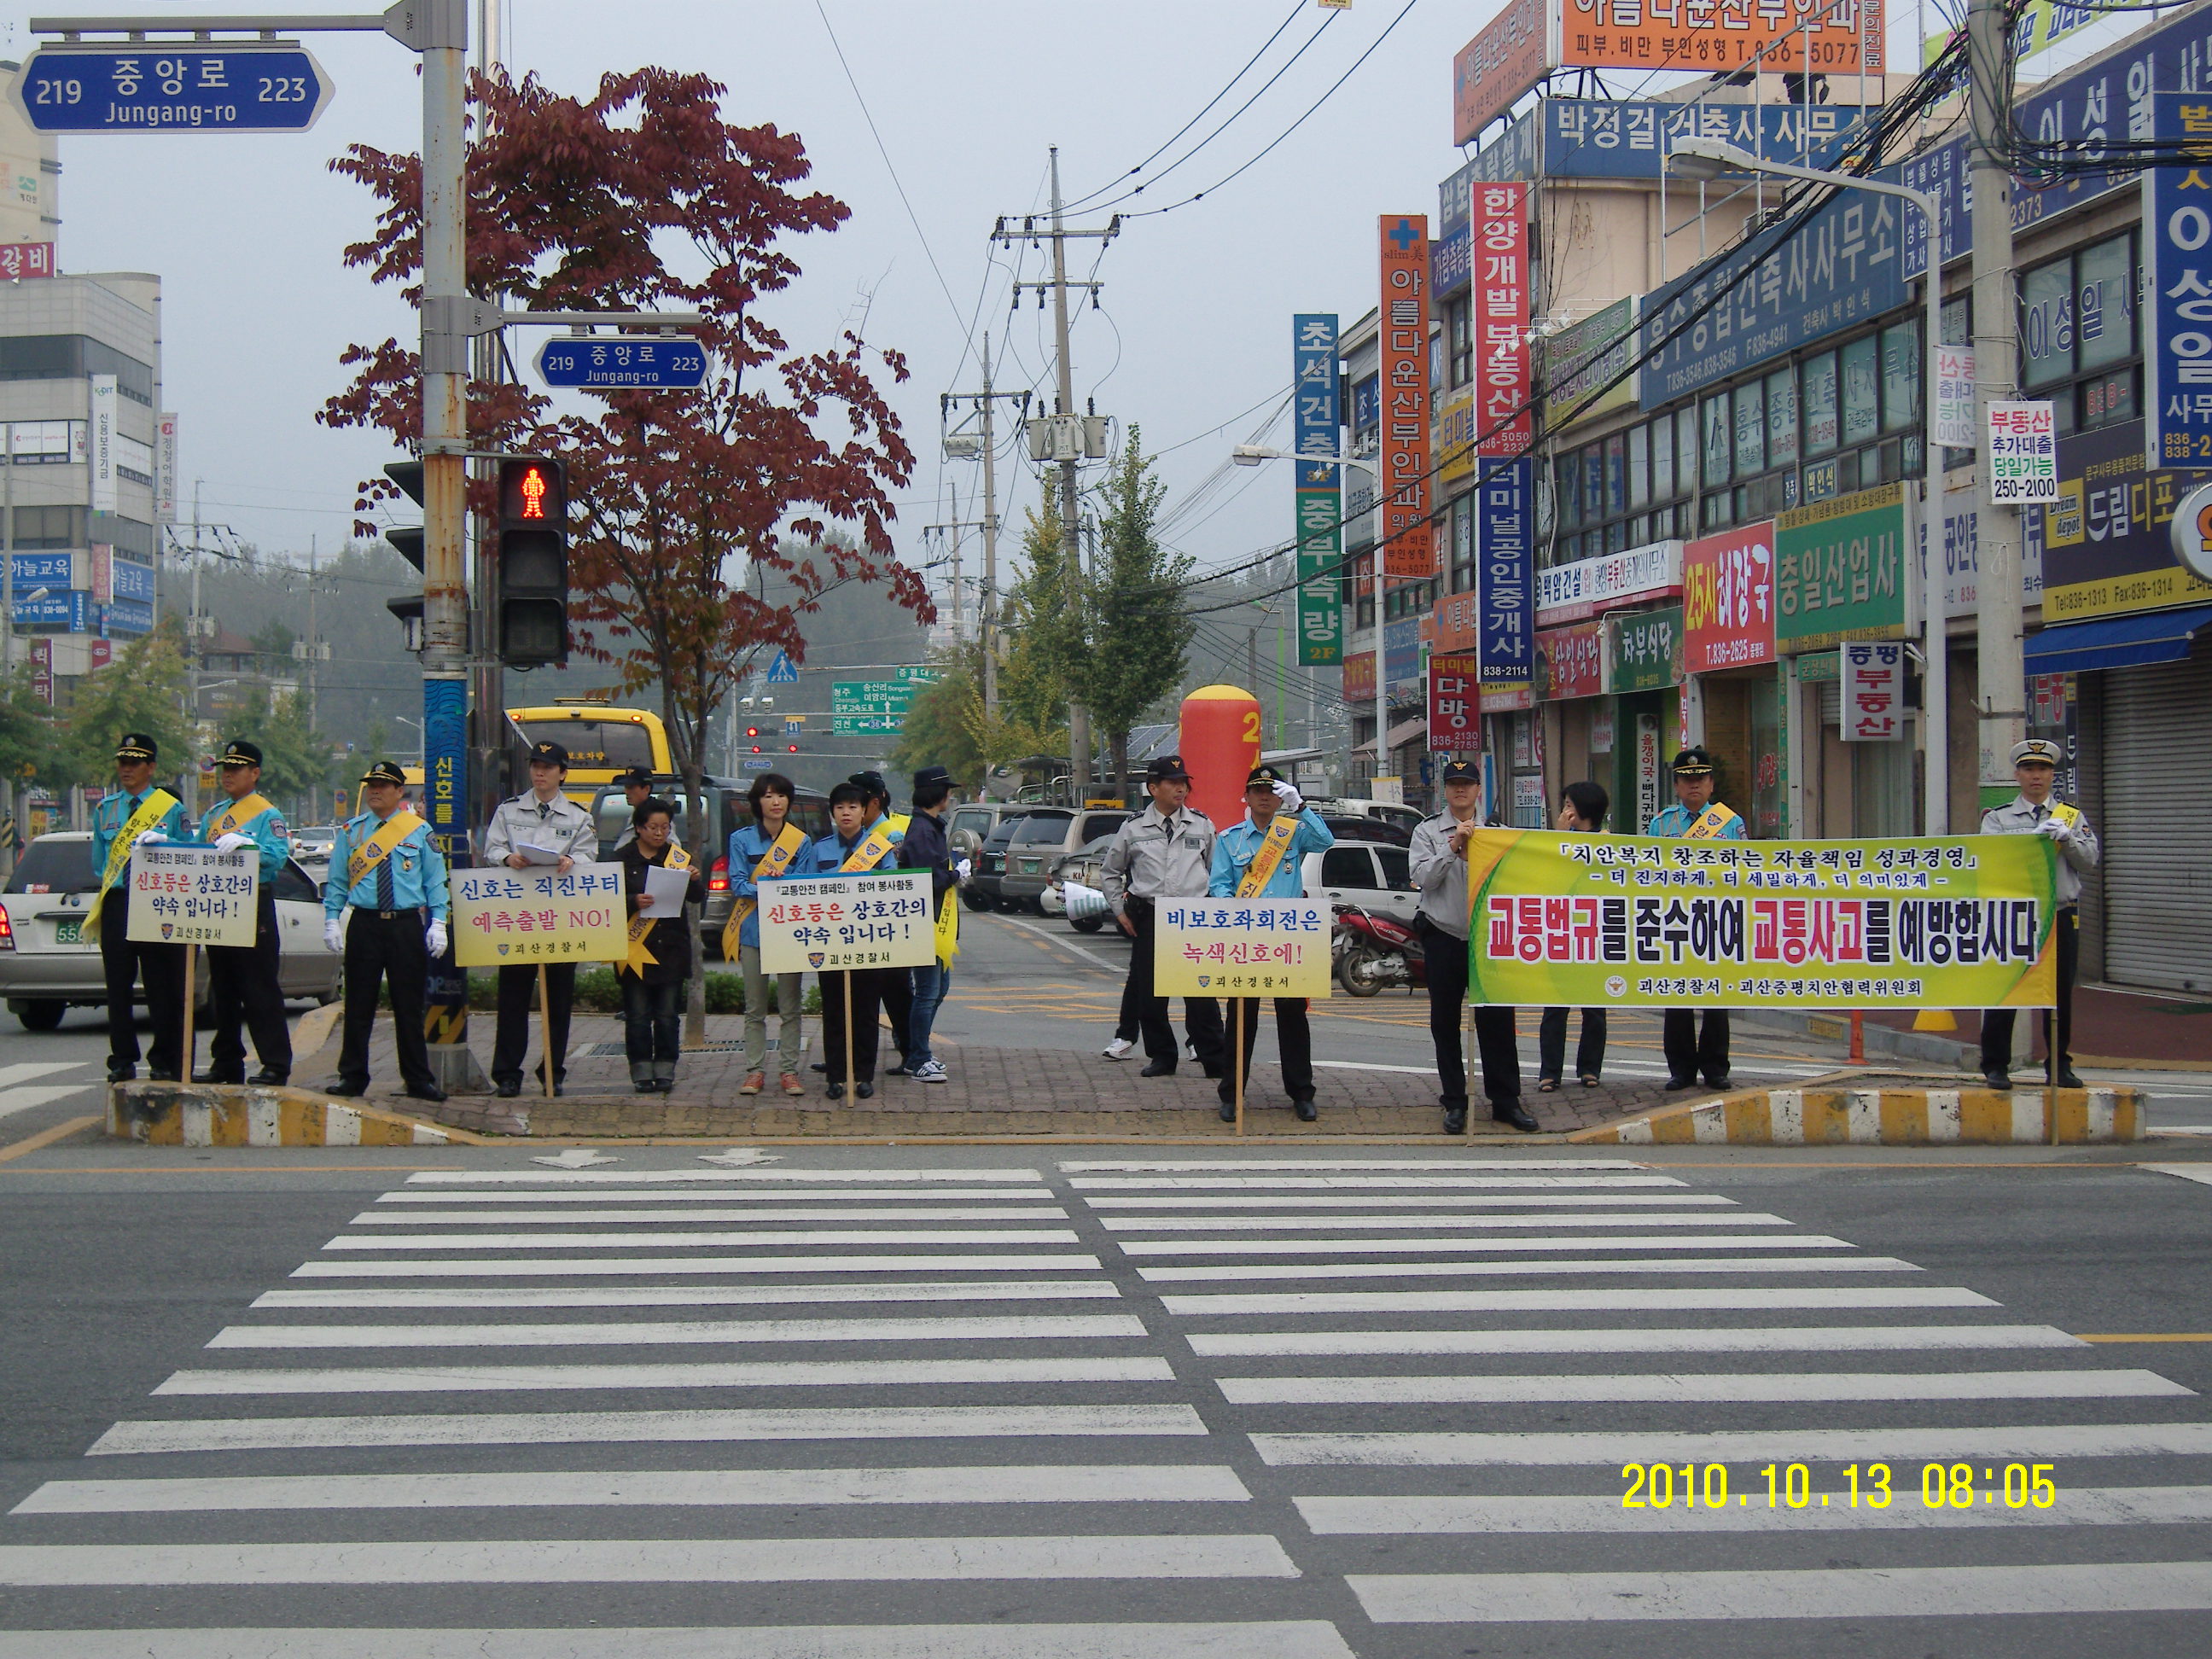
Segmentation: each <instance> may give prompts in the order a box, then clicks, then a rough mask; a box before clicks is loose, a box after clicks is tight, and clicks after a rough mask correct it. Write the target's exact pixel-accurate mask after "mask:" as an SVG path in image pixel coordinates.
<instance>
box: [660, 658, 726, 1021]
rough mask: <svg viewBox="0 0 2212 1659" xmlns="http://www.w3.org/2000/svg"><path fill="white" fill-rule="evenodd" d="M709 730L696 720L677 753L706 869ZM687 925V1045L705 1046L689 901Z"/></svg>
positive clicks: (677, 728) (696, 929)
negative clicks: (706, 745) (705, 753)
mask: <svg viewBox="0 0 2212 1659" xmlns="http://www.w3.org/2000/svg"><path fill="white" fill-rule="evenodd" d="M667 684H668V682H667V681H666V680H665V679H664V680H662V682H661V685H662V688H663V690H662V697H661V706H662V708H664V709H665V710H666V714H665V715H664V721H665V724H666V726H667V727H668V729H669V730H670V731H671V732H682V731H683V730H684V728H683V726H681V725H680V724H679V722H678V721H677V720H674V719H673V718H670V717H671V716H672V715H673V714H675V709H674V708H673V707H672V706H671V705H672V704H673V703H674V702H675V699H674V697H673V696H671V695H670V694H669V692H668V691H667V689H666V688H667ZM705 733H706V722H705V721H704V720H701V721H698V722H696V723H695V724H693V725H692V726H690V731H689V732H688V734H686V735H684V737H682V738H680V739H679V741H680V744H681V752H680V753H679V754H678V757H677V764H678V767H680V768H681V769H682V770H683V773H684V795H685V797H686V807H685V811H684V823H686V824H687V825H689V826H690V830H691V839H692V842H693V845H692V846H691V847H690V848H689V849H688V850H689V851H690V854H691V856H692V858H693V859H695V860H698V861H699V864H700V867H701V868H702V869H705V868H708V867H710V866H712V865H713V864H714V826H713V824H712V823H709V822H708V817H707V800H706V787H705V784H704V781H703V780H704V777H705V774H706V765H705V763H704V761H703V759H702V747H703V744H704V742H705ZM699 921H700V912H698V911H696V910H695V909H693V908H691V907H690V905H688V904H687V905H685V906H684V927H686V928H687V929H689V930H690V935H691V979H690V983H689V984H687V985H686V986H685V987H684V1047H685V1048H702V1047H704V1046H705V1044H706V1041H707V951H706V943H705V940H704V939H703V938H702V933H701V928H700V926H699Z"/></svg>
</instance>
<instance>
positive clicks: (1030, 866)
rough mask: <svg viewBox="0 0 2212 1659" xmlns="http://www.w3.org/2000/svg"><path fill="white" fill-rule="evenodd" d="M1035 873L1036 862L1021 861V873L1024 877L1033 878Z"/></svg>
mask: <svg viewBox="0 0 2212 1659" xmlns="http://www.w3.org/2000/svg"><path fill="white" fill-rule="evenodd" d="M1036 872H1037V861H1036V860H1035V859H1024V860H1022V873H1023V874H1024V875H1025V876H1033V875H1035V874H1036Z"/></svg>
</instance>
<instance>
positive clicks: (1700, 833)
mask: <svg viewBox="0 0 2212 1659" xmlns="http://www.w3.org/2000/svg"><path fill="white" fill-rule="evenodd" d="M1731 823H1735V811H1734V810H1733V809H1731V808H1729V807H1726V806H1723V805H1721V804H1720V803H1719V802H1718V801H1715V802H1714V803H1713V804H1712V805H1711V806H1708V807H1707V808H1705V811H1704V812H1703V813H1702V814H1701V815H1700V816H1699V818H1698V821H1697V822H1696V823H1692V825H1691V826H1690V827H1689V828H1688V829H1685V830H1684V831H1682V839H1683V840H1684V841H1711V839H1712V838H1713V837H1714V836H1717V835H1719V834H1720V833H1721V832H1722V831H1723V830H1724V829H1727V828H1728V827H1729V825H1730V824H1731Z"/></svg>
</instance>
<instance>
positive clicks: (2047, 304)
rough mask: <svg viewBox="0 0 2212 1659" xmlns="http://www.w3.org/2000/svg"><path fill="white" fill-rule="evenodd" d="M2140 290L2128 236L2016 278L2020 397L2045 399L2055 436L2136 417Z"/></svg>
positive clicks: (2139, 396) (2139, 410)
mask: <svg viewBox="0 0 2212 1659" xmlns="http://www.w3.org/2000/svg"><path fill="white" fill-rule="evenodd" d="M2141 285H2142V267H2141V266H2140V264H2138V263H2137V259H2136V238H2135V233H2134V232H2132V231H2127V232H2124V233H2122V234H2119V235H2118V236H2112V237H2107V238H2106V240H2103V241H2101V242H2096V243H2093V244H2091V245H2090V246H2087V247H2085V248H2079V249H2076V250H2075V252H2071V253H2069V254H2064V255H2062V256H2061V257H2060V258H2056V259H2052V260H2050V261H2048V262H2047V263H2045V264H2039V265H2036V266H2034V267H2033V268H2032V269H2030V270H2026V271H2023V272H2022V273H2021V279H2020V302H2021V329H2020V349H2021V368H2020V383H2021V390H2022V391H2024V392H2032V393H2034V394H2036V395H2038V396H2039V397H2047V398H2050V399H2051V404H2052V410H2051V412H2052V416H2053V418H2054V423H2055V424H2056V425H2057V428H2058V430H2059V431H2061V432H2073V431H2077V430H2079V429H2081V428H2085V427H2094V426H2109V425H2111V424H2112V423H2113V422H2117V421H2131V420H2133V419H2135V418H2136V416H2138V415H2139V414H2141V413H2142V352H2141V348H2140V345H2139V339H2138V335H2139V331H2138V328H2137V325H2136V295H2137V294H2138V292H2139V291H2140V288H2141ZM1947 322H1948V319H1947Z"/></svg>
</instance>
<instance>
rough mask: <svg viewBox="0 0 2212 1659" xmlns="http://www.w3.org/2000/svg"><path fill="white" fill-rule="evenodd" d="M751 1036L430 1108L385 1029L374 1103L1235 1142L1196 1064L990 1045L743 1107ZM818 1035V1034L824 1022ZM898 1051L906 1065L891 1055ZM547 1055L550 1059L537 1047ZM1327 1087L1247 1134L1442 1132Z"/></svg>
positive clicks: (745, 1123)
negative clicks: (869, 1090) (648, 1076)
mask: <svg viewBox="0 0 2212 1659" xmlns="http://www.w3.org/2000/svg"><path fill="white" fill-rule="evenodd" d="M742 1027H743V1021H742V1020H741V1019H739V1018H737V1017H734V1016H732V1017H726V1018H725V1017H715V1018H709V1019H708V1022H707V1036H708V1043H709V1044H710V1045H711V1046H710V1047H709V1048H708V1049H706V1050H705V1051H700V1052H687V1053H686V1054H684V1057H683V1060H682V1061H681V1063H680V1064H679V1065H678V1068H677V1078H676V1091H675V1092H674V1093H673V1094H671V1095H667V1096H658V1095H643V1096H641V1095H636V1094H633V1093H632V1092H631V1091H630V1085H629V1062H628V1061H627V1060H624V1059H623V1056H622V1053H621V1048H620V1044H621V1042H622V1022H621V1021H620V1020H618V1019H617V1018H614V1017H613V1016H611V1015H605V1014H580V1015H578V1016H577V1017H576V1018H575V1021H574V1026H573V1029H572V1030H571V1033H570V1037H569V1058H568V1083H567V1086H566V1088H565V1090H564V1091H563V1092H562V1095H561V1096H560V1097H557V1098H556V1099H552V1100H547V1099H544V1098H543V1097H539V1096H536V1095H533V1094H532V1093H531V1092H530V1091H528V1090H525V1091H524V1092H523V1094H522V1095H521V1097H519V1098H516V1099H513V1100H501V1099H499V1098H497V1097H494V1096H490V1095H456V1096H455V1097H453V1099H452V1100H450V1101H448V1102H447V1103H446V1104H444V1105H442V1106H426V1105H425V1104H424V1103H421V1102H416V1101H410V1100H407V1099H404V1097H401V1098H398V1099H396V1100H395V1099H393V1096H394V1095H395V1094H396V1091H397V1090H398V1066H397V1065H396V1064H395V1063H394V1061H393V1058H392V1037H391V1033H390V1029H389V1026H388V1025H387V1024H383V1023H381V1022H380V1029H379V1031H378V1034H377V1037H376V1041H375V1042H374V1044H373V1045H372V1047H371V1050H370V1066H371V1070H372V1072H373V1073H374V1082H373V1084H372V1085H371V1087H370V1091H369V1096H368V1098H369V1100H370V1101H371V1102H372V1103H376V1104H391V1105H393V1106H394V1107H395V1109H400V1110H405V1111H410V1112H415V1113H417V1114H419V1115H424V1116H428V1117H432V1118H435V1119H436V1120H437V1121H441V1122H444V1123H449V1124H452V1125H453V1126H455V1127H459V1128H464V1129H471V1130H477V1131H479V1132H482V1133H495V1134H530V1135H539V1136H586V1137H599V1136H618V1137H647V1136H661V1135H670V1136H695V1135H696V1136H700V1137H703V1138H711V1139H732V1138H736V1139H750V1138H754V1137H771V1138H775V1137H784V1136H805V1135H834V1136H862V1137H869V1136H886V1137H887V1136H894V1135H895V1136H898V1137H901V1138H904V1137H906V1136H909V1135H914V1136H938V1135H953V1136H963V1137H964V1136H974V1135H1030V1134H1049V1135H1074V1136H1093V1135H1096V1136H1106V1137H1110V1138H1115V1139H1122V1138H1130V1137H1145V1138H1149V1137H1153V1136H1160V1137H1166V1138H1174V1139H1187V1138H1229V1137H1233V1135H1234V1133H1235V1131H1234V1129H1233V1128H1232V1127H1231V1126H1230V1125H1228V1124H1225V1123H1224V1122H1222V1121H1221V1119H1220V1116H1219V1113H1218V1109H1217V1105H1216V1101H1215V1097H1214V1085H1213V1084H1212V1081H1211V1080H1210V1079H1207V1078H1206V1076H1205V1075H1204V1074H1203V1073H1200V1071H1199V1069H1198V1067H1197V1066H1196V1065H1195V1064H1186V1065H1185V1066H1183V1067H1182V1069H1181V1070H1180V1071H1178V1072H1177V1073H1176V1075H1175V1076H1174V1077H1172V1078H1140V1077H1139V1075H1138V1073H1139V1071H1140V1070H1141V1069H1142V1068H1141V1066H1139V1064H1138V1063H1137V1062H1136V1060H1134V1059H1131V1060H1124V1061H1120V1062H1115V1061H1110V1060H1104V1059H1103V1058H1101V1057H1100V1056H1099V1055H1098V1054H1096V1053H1093V1052H1090V1051H1088V1050H1070V1049H1064V1048H999V1047H986V1046H984V1045H982V1044H981V1043H977V1042H963V1043H960V1044H957V1045H956V1044H954V1043H952V1042H948V1041H945V1040H943V1039H940V1040H939V1042H938V1044H937V1048H938V1051H939V1054H940V1056H941V1057H942V1058H943V1060H944V1061H945V1068H946V1070H947V1071H948V1072H950V1073H951V1081H950V1082H949V1083H945V1084H922V1083H915V1082H913V1081H912V1080H910V1079H906V1078H902V1077H901V1078H884V1079H878V1082H877V1085H876V1094H875V1097H874V1098H872V1099H871V1100H848V1101H839V1102H832V1101H830V1100H829V1099H828V1098H827V1097H825V1095H824V1094H823V1079H822V1078H821V1077H820V1075H819V1074H818V1073H813V1072H807V1073H805V1074H804V1075H805V1080H806V1086H807V1093H806V1094H805V1097H788V1096H786V1095H784V1094H782V1093H781V1092H780V1091H777V1090H776V1087H775V1071H774V1068H773V1066H771V1068H770V1071H769V1092H766V1093H763V1094H761V1095H758V1096H750V1097H749V1096H741V1095H739V1094H738V1085H740V1084H742V1083H743V1082H744V1055H743V1052H742V1048H741V1047H740V1039H741V1036H742ZM469 1029H470V1035H471V1039H472V1046H473V1048H474V1049H475V1052H476V1054H477V1060H478V1061H479V1062H482V1061H483V1060H486V1059H487V1058H488V1057H489V1054H490V1051H491V1021H490V1019H489V1018H475V1019H472V1020H471V1022H470V1028H469ZM808 1034H809V1036H810V1039H811V1037H812V1035H813V1031H812V1027H811V1023H810V1026H809V1033H808ZM725 1045H726V1046H725ZM603 1050H605V1051H606V1052H602V1051H603ZM884 1052H885V1054H886V1055H888V1054H890V1049H889V1048H888V1045H886V1048H885V1050H884ZM336 1055H337V1047H336V1043H335V1042H332V1043H331V1044H330V1045H329V1046H328V1047H326V1048H325V1049H323V1050H322V1051H321V1052H320V1053H319V1054H315V1055H313V1056H302V1057H301V1062H300V1066H299V1072H298V1079H299V1081H300V1082H301V1083H302V1084H303V1085H307V1087H310V1088H313V1087H316V1086H319V1085H320V1084H322V1083H323V1082H325V1081H326V1080H327V1079H328V1074H329V1067H330V1066H331V1062H332V1060H334V1059H335V1058H336ZM535 1056H536V1044H535V1042H533V1043H532V1059H533V1060H534V1059H535ZM808 1057H809V1058H810V1059H811V1058H814V1057H815V1055H813V1054H809V1056H808ZM1317 1080H1318V1083H1319V1088H1320V1095H1319V1100H1318V1104H1319V1106H1320V1109H1321V1117H1320V1121H1318V1122H1316V1123H1310V1124H1308V1123H1301V1122H1299V1121H1297V1118H1295V1117H1294V1116H1292V1115H1291V1110H1290V1105H1289V1102H1288V1100H1287V1099H1286V1098H1285V1097H1284V1095H1283V1094H1282V1093H1281V1091H1280V1088H1279V1083H1278V1073H1277V1072H1276V1068H1275V1067H1274V1066H1271V1065H1266V1064H1262V1065H1261V1066H1256V1067H1255V1070H1254V1075H1253V1079H1252V1084H1251V1087H1250V1088H1249V1091H1248V1093H1247V1095H1246V1097H1245V1100H1246V1106H1245V1133H1247V1135H1253V1134H1265V1135H1307V1136H1311V1135H1358V1136H1373V1135H1389V1136H1396V1135H1433V1134H1437V1133H1440V1131H1441V1127H1442V1118H1441V1115H1440V1113H1439V1112H1438V1109H1437V1094H1436V1081H1435V1079H1434V1078H1433V1077H1432V1076H1431V1075H1427V1074H1424V1073H1415V1072H1408V1071H1382V1070H1373V1071H1370V1070H1352V1069H1348V1068H1340V1067H1336V1066H1326V1067H1323V1068H1322V1070H1321V1072H1320V1074H1319V1077H1318V1079H1317ZM1523 1083H1524V1087H1525V1088H1526V1089H1527V1090H1528V1092H1527V1094H1525V1095H1524V1097H1523V1102H1524V1103H1525V1104H1526V1105H1527V1106H1528V1109H1529V1110H1530V1111H1531V1112H1533V1113H1534V1115H1535V1116H1536V1118H1537V1120H1538V1121H1540V1122H1541V1123H1542V1124H1543V1126H1544V1127H1545V1129H1546V1130H1547V1131H1550V1132H1552V1133H1566V1132H1569V1131H1572V1130H1575V1129H1581V1128H1587V1127H1589V1126H1591V1125H1593V1124H1596V1123H1602V1122H1606V1121H1610V1120H1611V1119H1613V1118H1615V1117H1619V1116H1620V1115H1623V1114H1625V1113H1629V1112H1636V1111H1642V1110H1644V1109H1648V1108H1650V1107H1652V1106H1655V1105H1657V1104H1659V1103H1662V1101H1681V1100H1695V1099H1698V1098H1700V1096H1699V1095H1694V1094H1682V1095H1668V1094H1665V1093H1663V1092H1662V1091H1661V1090H1660V1088H1659V1086H1658V1083H1657V1081H1656V1079H1648V1078H1646V1079H1622V1080H1620V1081H1619V1082H1617V1083H1610V1082H1609V1083H1607V1084H1604V1085H1601V1086H1600V1087H1597V1088H1595V1089H1584V1088H1583V1087H1581V1086H1579V1085H1577V1084H1574V1083H1572V1082H1570V1083H1569V1084H1568V1085H1566V1087H1565V1089H1563V1090H1561V1091H1559V1092H1558V1093H1556V1094H1539V1093H1537V1092H1535V1077H1534V1073H1533V1071H1530V1072H1528V1073H1527V1075H1526V1076H1525V1077H1524V1079H1523ZM1469 1127H1470V1128H1471V1129H1473V1130H1474V1133H1476V1134H1477V1135H1486V1134H1488V1133H1492V1126H1491V1124H1490V1122H1489V1121H1488V1120H1487V1118H1486V1116H1485V1115H1484V1113H1483V1107H1482V1103H1480V1101H1479V1100H1478V1101H1477V1102H1476V1103H1475V1115H1474V1119H1473V1120H1472V1121H1471V1122H1470V1125H1469ZM1495 1133H1498V1134H1499V1135H1502V1136H1504V1138H1506V1139H1511V1140H1523V1139H1527V1138H1528V1137H1526V1136H1524V1135H1522V1134H1519V1133H1516V1132H1515V1131H1513V1130H1510V1129H1506V1128H1504V1127H1502V1126H1501V1127H1498V1129H1497V1130H1496V1131H1495Z"/></svg>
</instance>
